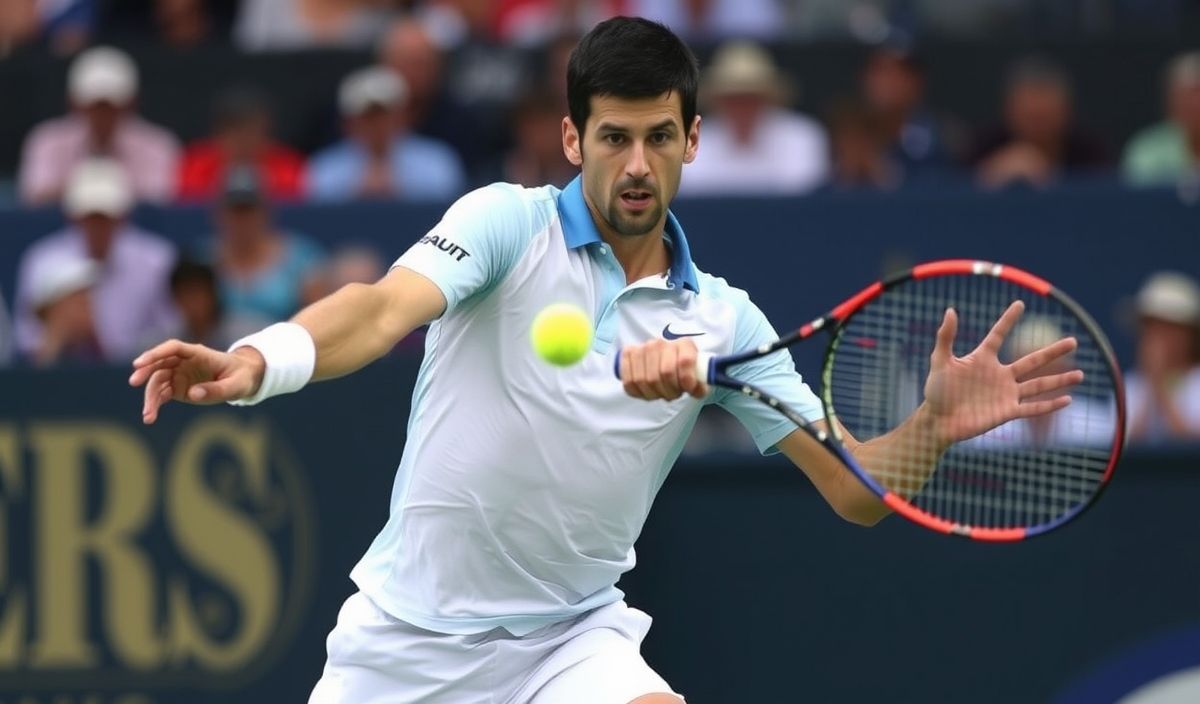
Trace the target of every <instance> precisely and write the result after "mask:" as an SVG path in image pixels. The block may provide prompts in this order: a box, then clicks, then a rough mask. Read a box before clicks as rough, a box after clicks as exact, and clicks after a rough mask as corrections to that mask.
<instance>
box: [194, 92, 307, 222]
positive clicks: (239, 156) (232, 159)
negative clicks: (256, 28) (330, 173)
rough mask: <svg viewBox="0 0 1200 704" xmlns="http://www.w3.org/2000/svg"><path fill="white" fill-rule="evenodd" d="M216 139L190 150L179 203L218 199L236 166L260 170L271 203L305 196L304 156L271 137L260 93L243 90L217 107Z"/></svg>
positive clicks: (203, 142)
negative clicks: (233, 166) (222, 187)
mask: <svg viewBox="0 0 1200 704" xmlns="http://www.w3.org/2000/svg"><path fill="white" fill-rule="evenodd" d="M214 123H215V124H214V134H213V136H212V137H210V138H208V139H203V140H200V141H198V142H193V143H192V144H190V145H188V147H187V149H186V150H185V151H184V154H183V161H182V162H181V164H180V170H179V199H180V200H181V201H190V202H202V201H210V200H213V199H214V198H215V197H216V196H217V195H218V194H219V193H220V187H221V184H223V183H224V177H225V172H226V171H227V170H228V168H229V167H230V165H241V164H247V165H252V166H255V167H256V168H257V170H258V172H259V178H260V179H262V184H263V187H264V189H265V191H266V194H267V196H268V197H270V199H271V200H297V199H299V198H301V197H302V195H303V193H304V170H305V167H304V157H303V156H301V155H300V153H299V152H297V151H296V150H294V149H292V148H290V147H288V146H286V145H283V144H280V143H279V142H276V141H274V140H273V139H272V138H271V116H270V109H269V108H268V106H267V102H266V100H265V99H264V98H263V96H262V95H260V94H259V93H258V92H257V91H255V90H252V89H249V88H237V89H233V90H230V91H228V92H226V93H225V94H224V95H223V96H221V97H220V98H219V99H218V101H217V105H216V110H215V119H214Z"/></svg>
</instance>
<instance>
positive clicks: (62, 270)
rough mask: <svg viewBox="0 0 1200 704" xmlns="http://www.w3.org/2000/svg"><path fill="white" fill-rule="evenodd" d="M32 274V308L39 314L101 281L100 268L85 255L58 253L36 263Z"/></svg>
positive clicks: (30, 298) (30, 292)
mask: <svg viewBox="0 0 1200 704" xmlns="http://www.w3.org/2000/svg"><path fill="white" fill-rule="evenodd" d="M36 262H37V263H36V264H35V265H34V269H33V271H31V272H30V281H31V282H32V285H31V286H30V290H29V305H30V307H31V308H33V310H35V311H38V310H41V309H42V308H45V307H46V306H48V305H51V304H53V303H57V302H58V301H60V300H62V299H63V298H65V297H66V296H69V295H70V294H72V293H75V292H76V291H81V290H83V289H85V288H89V287H90V286H92V285H93V284H95V283H96V282H97V281H98V280H99V279H100V265H99V264H98V263H96V262H95V261H94V260H92V259H88V258H87V257H85V256H84V255H82V254H76V253H72V252H65V251H58V252H55V253H54V254H53V255H52V256H49V257H45V258H42V259H38V260H36Z"/></svg>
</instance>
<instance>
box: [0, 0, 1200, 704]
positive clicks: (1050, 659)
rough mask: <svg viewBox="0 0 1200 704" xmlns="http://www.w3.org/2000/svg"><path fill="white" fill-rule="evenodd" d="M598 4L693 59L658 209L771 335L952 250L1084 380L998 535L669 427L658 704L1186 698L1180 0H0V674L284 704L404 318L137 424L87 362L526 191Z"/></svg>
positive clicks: (1198, 207) (172, 698) (707, 429)
mask: <svg viewBox="0 0 1200 704" xmlns="http://www.w3.org/2000/svg"><path fill="white" fill-rule="evenodd" d="M616 14H636V15H642V16H645V17H650V18H653V19H657V20H661V21H663V22H665V23H666V24H668V25H669V26H670V27H671V28H672V29H674V30H675V31H676V32H678V33H679V34H680V35H682V36H683V37H684V38H685V39H686V40H687V41H688V42H689V43H690V44H691V45H692V46H693V48H694V49H695V50H696V52H697V54H698V56H699V57H700V59H701V64H702V71H703V79H702V91H701V114H702V116H703V126H702V131H701V149H700V155H699V157H698V158H697V160H696V162H695V163H694V164H692V165H689V166H687V167H686V168H685V171H684V178H683V186H682V192H681V194H680V198H679V200H678V201H677V202H676V204H675V205H674V210H675V212H676V213H677V214H678V215H679V216H680V219H681V221H682V222H683V224H684V226H685V227H686V228H687V232H688V235H689V239H690V240H691V241H692V250H693V252H694V255H695V259H696V261H697V263H698V265H699V266H700V267H701V268H703V269H705V270H708V271H712V272H713V273H716V274H718V275H721V276H724V277H726V278H728V279H729V280H730V281H732V282H733V283H734V284H735V285H739V286H743V287H746V288H747V289H748V290H749V292H750V294H751V295H752V296H753V297H754V299H755V300H756V301H757V302H758V303H759V305H760V306H761V307H762V308H763V309H764V311H765V312H766V313H767V315H768V317H769V318H770V319H771V320H772V321H774V323H775V325H776V326H777V327H778V328H788V327H791V326H793V325H796V324H799V323H800V322H801V321H803V320H806V319H808V318H811V317H812V315H814V314H816V313H817V312H819V311H821V310H824V309H825V308H827V307H828V306H829V305H830V304H832V303H834V302H836V301H838V300H841V299H842V298H844V297H846V296H848V295H849V294H851V293H852V292H854V291H855V290H857V289H858V288H860V287H861V286H862V285H864V284H865V283H867V282H869V281H871V280H874V279H875V278H877V277H879V276H880V275H882V274H884V273H886V272H888V271H890V270H893V269H896V268H899V267H902V266H907V265H911V264H913V263H916V262H918V261H921V260H927V259H934V258H950V257H969V258H983V259H990V260H995V261H1000V262H1005V263H1009V264H1012V265H1016V266H1020V267H1022V268H1026V269H1028V270H1030V271H1033V272H1035V273H1037V274H1039V275H1041V276H1044V277H1045V278H1048V279H1049V280H1051V281H1052V282H1054V283H1055V284H1056V285H1058V286H1059V287H1060V288H1061V289H1063V290H1065V291H1066V292H1068V293H1069V294H1071V295H1072V296H1073V297H1075V298H1076V299H1078V301H1079V302H1080V303H1081V304H1082V305H1083V306H1084V307H1085V308H1086V309H1087V310H1089V311H1090V312H1091V313H1092V315H1093V316H1094V317H1095V318H1096V319H1097V321H1098V322H1099V324H1100V326H1101V327H1102V328H1103V329H1104V330H1105V331H1106V332H1107V333H1108V335H1109V336H1110V338H1111V339H1112V341H1113V344H1114V348H1115V350H1116V353H1117V356H1118V357H1119V359H1120V362H1121V365H1122V367H1123V368H1125V369H1126V370H1127V378H1126V385H1127V389H1126V391H1127V405H1128V413H1129V422H1128V447H1129V451H1128V454H1127V457H1126V459H1125V460H1124V461H1123V463H1122V464H1121V466H1120V467H1119V469H1118V473H1117V475H1116V479H1115V483H1114V485H1113V487H1112V489H1111V490H1110V491H1109V492H1108V493H1107V494H1106V495H1105V497H1104V498H1103V500H1102V501H1101V502H1100V503H1099V504H1098V505H1097V507H1096V508H1095V509H1094V510H1093V511H1092V512H1090V513H1089V514H1088V515H1087V516H1085V517H1083V518H1082V519H1081V520H1080V521H1079V522H1077V524H1075V525H1072V526H1069V527H1067V528H1066V529H1065V530H1063V531H1061V532H1060V533H1056V534H1052V535H1050V536H1048V537H1045V538H1041V539H1038V540H1036V541H1034V542H1032V543H1030V544H1028V545H1019V546H1001V547H995V546H975V545H963V544H961V542H962V541H954V540H951V539H948V538H942V537H939V536H934V535H928V534H925V533H923V532H922V531H920V530H919V529H917V528H915V527H910V526H907V525H903V524H901V522H900V521H899V520H898V519H892V520H889V521H886V522H885V523H884V524H883V525H882V526H880V527H879V528H876V529H873V530H871V531H864V530H862V529H859V528H855V527H853V526H848V525H843V524H841V523H840V522H839V520H838V519H837V518H836V517H835V516H834V515H833V513H832V512H831V511H829V510H828V509H827V508H826V507H825V506H824V505H823V504H822V503H821V501H820V499H819V497H818V496H817V495H816V494H815V492H814V491H812V489H811V487H809V486H808V485H807V483H806V482H804V480H803V479H802V478H801V477H800V476H799V475H798V474H796V473H795V472H794V471H789V470H788V469H786V468H785V467H783V466H782V465H781V464H780V463H779V462H778V461H776V460H774V459H771V458H765V459H764V458H760V457H758V456H757V454H756V453H754V451H753V445H752V443H751V442H750V440H749V438H748V437H746V436H745V434H744V432H743V431H742V430H741V429H740V427H739V426H737V424H736V422H735V421H733V420H732V419H731V418H729V417H726V416H723V415H718V414H714V415H706V416H705V417H704V418H703V419H702V424H701V426H700V428H699V431H698V432H697V433H696V434H695V436H694V437H693V439H692V442H691V443H690V444H689V446H688V448H687V450H686V452H685V456H684V458H683V459H682V460H681V462H680V464H679V466H678V467H677V468H676V470H675V472H674V474H673V476H672V478H671V480H670V481H668V482H667V484H666V486H665V488H664V489H663V492H662V494H661V495H660V497H659V500H658V503H657V504H656V509H655V512H653V513H652V515H651V519H650V523H649V524H648V525H647V527H646V531H645V533H644V535H643V537H642V540H641V541H640V542H639V545H638V550H639V553H640V560H639V567H638V568H637V569H636V570H634V571H633V572H632V573H630V574H629V575H627V576H626V578H625V579H624V580H623V581H622V587H623V588H624V589H625V590H626V592H627V593H628V597H629V601H630V602H631V603H632V604H634V605H635V606H639V607H640V608H643V609H644V610H646V611H648V612H650V613H651V614H652V615H654V616H655V618H656V625H655V628H654V630H653V631H652V632H651V635H650V637H649V639H648V640H647V642H646V646H645V650H646V654H647V657H648V659H649V660H650V662H651V663H652V664H654V665H655V666H656V667H658V668H659V669H660V671H662V672H663V674H664V675H665V676H666V677H667V678H668V680H669V681H671V682H672V683H673V685H674V686H675V687H676V688H677V689H678V690H679V691H681V692H683V693H684V694H686V695H687V696H688V700H689V702H692V703H693V704H706V703H712V702H739V701H757V700H760V699H761V700H770V701H783V702H792V701H797V702H799V701H823V702H879V701H892V702H963V701H970V702H996V703H998V704H999V703H1012V702H1062V703H1064V704H1075V703H1085V702H1086V703H1090V702H1117V701H1121V702H1127V703H1137V704H1165V703H1168V702H1172V703H1173V702H1196V701H1200V553H1198V550H1200V548H1197V545H1200V524H1198V523H1197V521H1196V520H1195V518H1194V515H1195V511H1196V509H1195V507H1196V505H1197V502H1200V467H1198V464H1200V287H1198V285H1197V277H1200V4H1198V3H1196V2H1194V1H1193V0H597V1H595V2H585V1H581V0H494V1H489V0H415V1H408V2H405V1H398V0H397V1H389V0H2V1H0V704H7V703H9V702H13V703H15V704H40V703H43V702H44V703H46V704H50V703H53V704H110V703H111V704H150V703H160V702H183V703H191V702H216V701H221V702H251V701H254V702H259V701H304V699H305V697H306V696H307V693H308V691H309V689H310V688H311V686H312V684H313V683H314V682H315V681H316V678H317V677H318V675H319V672H320V667H321V665H322V662H323V657H324V637H325V635H326V634H327V632H328V631H329V629H330V628H332V626H333V623H334V619H335V617H336V613H337V608H338V606H339V605H340V603H341V601H342V600H343V599H344V598H345V597H346V596H348V595H349V593H351V591H352V585H351V584H350V582H349V581H348V579H347V578H346V574H347V572H348V570H349V567H350V566H351V565H352V564H353V563H354V562H355V561H356V560H357V559H358V557H359V556H360V554H361V552H362V551H363V550H364V549H365V547H366V545H367V543H368V541H369V540H370V539H371V537H373V535H374V533H375V532H376V531H377V530H378V529H379V527H380V526H382V525H383V521H384V518H385V516H386V511H387V502H386V500H385V498H384V497H386V496H387V495H388V492H389V491H390V485H391V480H392V476H393V470H394V467H395V465H396V463H397V461H398V460H399V457H400V453H401V450H402V446H403V445H402V438H403V430H402V429H403V428H404V427H405V421H406V418H407V410H408V399H409V397H410V395H411V393H412V380H413V378H414V376H415V371H416V368H417V366H418V364H419V363H420V358H421V353H422V341H421V336H420V335H419V334H418V335H415V336H414V337H413V338H412V339H410V340H407V341H405V342H404V343H402V344H401V345H400V347H399V348H398V349H397V350H395V352H394V353H393V354H391V355H390V356H389V357H388V358H387V359H386V360H384V361H382V362H380V363H379V364H377V365H375V366H373V367H371V368H370V369H368V370H366V371H365V372H363V373H362V374H359V375H356V376H354V377H351V378H349V379H346V380H343V381H339V382H337V383H335V384H322V385H319V386H317V387H314V388H312V389H309V390H307V391H306V393H305V394H301V395H298V396H295V397H286V398H281V399H278V400H273V401H272V402H271V403H269V404H266V405H265V406H261V407H257V408H255V409H252V410H246V411H238V412H234V411H233V410H232V409H225V408H204V409H197V408H172V409H170V412H169V413H167V414H166V417H165V418H164V419H163V420H162V421H160V423H159V424H158V425H156V426H154V427H152V428H144V427H142V426H141V424H140V418H139V417H138V413H137V411H138V408H140V405H139V404H140V395H139V394H138V393H137V392H136V391H135V390H131V389H129V388H128V387H127V386H126V385H125V376H126V373H127V371H128V362H129V360H130V359H131V358H132V357H133V356H134V355H135V354H136V353H137V352H138V351H140V350H141V349H143V348H144V347H146V346H148V345H151V344H154V343H155V342H157V341H159V340H162V339H164V338H166V337H169V336H176V337H182V338H185V339H189V340H195V341H200V342H204V343H207V344H210V345H214V346H217V347H223V346H225V345H228V344H229V343H230V342H231V341H233V340H235V339H237V338H238V337H240V336H242V335H243V334H246V333H247V332H248V331H251V330H254V329H257V328H259V327H261V326H263V325H265V324H268V323H270V322H273V321H277V320H283V319H286V318H288V317H289V316H291V315H292V314H293V313H295V312H296V311H297V310H298V309H299V308H300V307H302V306H303V305H305V304H306V303H308V302H311V301H312V300H314V299H315V298H318V297H320V296H322V295H324V294H326V293H328V292H330V291H332V290H335V289H336V288H337V287H339V286H341V285H344V284H346V283H349V282H353V281H372V280H374V279H376V278H377V277H379V276H380V275H381V274H382V272H383V271H385V269H386V267H387V266H388V264H389V263H390V262H391V261H392V260H394V259H395V258H396V257H397V256H399V255H400V254H401V253H402V252H403V251H404V250H405V249H406V248H407V247H408V246H409V244H410V243H412V242H414V241H415V240H416V239H417V238H419V237H420V236H421V235H422V234H424V232H425V231H426V230H427V229H428V228H429V227H431V226H432V225H433V224H434V223H436V222H437V220H438V218H439V217H440V214H441V212H442V211H443V210H444V209H445V207H446V205H448V204H449V203H450V202H452V201H453V200H454V199H455V198H456V197H458V196H459V195H461V194H463V193H465V192H466V191H468V190H470V189H472V188H475V187H478V186H481V185H484V184H487V183H490V182H493V181H499V180H502V181H509V182H515V183H521V184H524V185H527V186H536V185H541V184H545V183H552V184H556V185H559V186H561V185H564V184H565V183H567V182H568V181H570V180H571V179H572V178H573V177H574V175H575V171H574V169H573V167H571V166H570V164H568V163H567V162H566V160H565V158H564V157H563V155H562V149H561V142H560V122H561V119H562V116H563V115H564V114H565V112H566V105H565V66H566V59H567V56H568V54H569V52H570V50H571V48H572V47H573V46H574V43H575V41H576V40H577V38H578V37H579V36H581V34H582V33H583V32H585V31H587V29H589V28H590V27H591V26H592V25H594V24H595V23H596V22H598V21H600V20H602V19H604V18H607V17H610V16H613V15H616ZM815 347H819V346H815ZM819 353H820V350H819V349H815V348H814V349H805V348H801V349H799V350H797V354H796V356H797V363H798V366H799V368H800V369H801V370H802V371H804V370H808V371H810V372H812V373H815V370H816V369H817V368H818V364H819ZM309 429H312V430H313V432H306V431H308V430H309Z"/></svg>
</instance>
